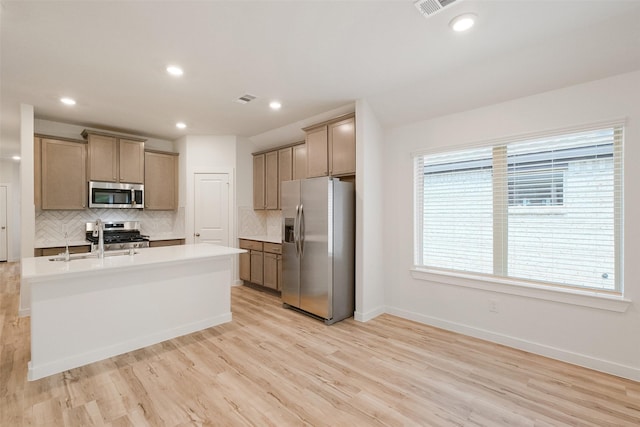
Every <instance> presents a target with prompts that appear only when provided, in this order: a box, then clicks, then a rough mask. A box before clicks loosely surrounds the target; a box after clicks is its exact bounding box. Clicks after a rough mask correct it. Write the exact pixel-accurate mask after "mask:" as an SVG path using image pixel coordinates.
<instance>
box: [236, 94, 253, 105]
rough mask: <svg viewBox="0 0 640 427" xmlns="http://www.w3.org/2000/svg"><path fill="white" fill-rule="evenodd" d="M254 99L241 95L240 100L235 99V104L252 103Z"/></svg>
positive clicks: (251, 96)
mask: <svg viewBox="0 0 640 427" xmlns="http://www.w3.org/2000/svg"><path fill="white" fill-rule="evenodd" d="M254 99H256V97H255V96H253V95H249V94H246V95H242V96H241V97H240V98H238V99H236V102H237V103H238V104H246V103H248V102H251V101H253V100H254Z"/></svg>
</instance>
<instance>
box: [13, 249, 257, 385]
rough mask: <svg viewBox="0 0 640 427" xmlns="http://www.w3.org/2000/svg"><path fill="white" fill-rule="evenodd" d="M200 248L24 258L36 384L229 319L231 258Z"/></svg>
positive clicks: (222, 252)
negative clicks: (60, 258)
mask: <svg viewBox="0 0 640 427" xmlns="http://www.w3.org/2000/svg"><path fill="white" fill-rule="evenodd" d="M242 252H245V251H244V250H241V249H236V248H229V247H224V246H217V245H212V244H206V243H202V244H196V245H183V246H167V247H159V248H145V249H136V253H135V255H128V254H124V255H119V256H105V258H103V259H99V258H97V257H89V258H84V259H73V260H71V261H68V262H65V261H50V258H51V257H38V258H23V259H22V281H23V287H25V288H26V289H29V290H30V296H29V300H30V310H31V361H30V362H29V371H28V378H29V380H36V379H39V378H42V377H46V376H49V375H53V374H55V373H59V372H62V371H65V370H67V369H72V368H76V367H79V366H83V365H86V364H89V363H93V362H96V361H99V360H103V359H106V358H108V357H111V356H115V355H118V354H122V353H126V352H128V351H132V350H136V349H139V348H142V347H146V346H149V345H152V344H156V343H159V342H161V341H165V340H168V339H171V338H175V337H178V336H181V335H186V334H189V333H192V332H196V331H199V330H202V329H206V328H209V327H211V326H215V325H219V324H222V323H225V322H229V321H231V294H230V286H231V281H232V274H231V269H232V265H233V263H232V256H233V255H235V254H239V253H242Z"/></svg>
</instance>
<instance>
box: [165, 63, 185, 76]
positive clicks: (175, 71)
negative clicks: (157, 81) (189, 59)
mask: <svg viewBox="0 0 640 427" xmlns="http://www.w3.org/2000/svg"><path fill="white" fill-rule="evenodd" d="M167 73H169V74H171V75H172V76H181V75H183V74H184V71H182V68H180V67H176V66H175V65H170V66H168V67H167Z"/></svg>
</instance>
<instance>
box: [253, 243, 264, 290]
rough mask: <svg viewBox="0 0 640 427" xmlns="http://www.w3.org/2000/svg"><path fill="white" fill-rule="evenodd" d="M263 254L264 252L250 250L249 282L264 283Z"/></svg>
mask: <svg viewBox="0 0 640 427" xmlns="http://www.w3.org/2000/svg"><path fill="white" fill-rule="evenodd" d="M263 255H264V252H260V251H251V283H255V284H257V285H262V284H264V279H263V278H264V272H263V264H264V262H263Z"/></svg>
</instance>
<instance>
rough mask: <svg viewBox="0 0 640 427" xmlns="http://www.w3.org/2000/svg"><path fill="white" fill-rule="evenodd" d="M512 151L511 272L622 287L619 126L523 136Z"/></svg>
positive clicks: (581, 283) (578, 283) (564, 280)
mask: <svg viewBox="0 0 640 427" xmlns="http://www.w3.org/2000/svg"><path fill="white" fill-rule="evenodd" d="M507 153H508V156H509V216H508V218H509V219H508V222H509V223H508V247H509V249H508V275H509V276H510V277H519V278H525V279H533V280H540V281H547V282H553V283H559V284H565V285H575V286H581V287H585V286H586V287H594V288H602V289H609V290H613V289H615V239H614V221H615V216H614V213H615V211H614V204H615V198H614V163H613V144H612V131H611V130H608V131H598V132H588V133H581V134H575V135H568V136H561V137H556V138H554V139H545V140H539V141H534V142H527V143H525V144H523V143H515V144H512V145H509V146H508V148H507ZM527 159H529V160H531V159H535V162H536V163H535V165H534V166H532V163H531V162H530V161H529V162H527V161H526V160H527ZM536 168H538V170H536ZM547 207H550V208H553V209H545V208H547Z"/></svg>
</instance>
